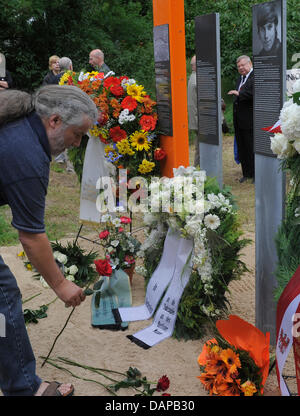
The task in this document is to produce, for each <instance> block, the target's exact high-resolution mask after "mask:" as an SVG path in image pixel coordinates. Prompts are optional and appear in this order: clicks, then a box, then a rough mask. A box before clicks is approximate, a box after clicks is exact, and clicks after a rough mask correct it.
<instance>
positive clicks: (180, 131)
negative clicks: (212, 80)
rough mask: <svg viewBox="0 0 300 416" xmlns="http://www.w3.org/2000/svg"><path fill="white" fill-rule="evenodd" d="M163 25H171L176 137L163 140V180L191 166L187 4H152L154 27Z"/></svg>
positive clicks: (170, 0) (158, 0)
mask: <svg viewBox="0 0 300 416" xmlns="http://www.w3.org/2000/svg"><path fill="white" fill-rule="evenodd" d="M175 3H176V5H175ZM164 24H168V25H169V46H170V72H171V95H172V118H173V136H164V135H162V136H161V141H160V142H161V147H162V148H163V149H164V150H165V151H166V152H167V158H166V159H165V160H164V161H163V162H162V165H161V167H162V175H163V176H167V177H172V176H173V168H178V167H179V166H181V165H183V166H185V167H187V166H189V138H188V113H187V87H186V57H185V28H184V0H176V1H175V0H153V25H154V26H159V25H164Z"/></svg>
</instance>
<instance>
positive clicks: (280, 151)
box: [271, 133, 295, 159]
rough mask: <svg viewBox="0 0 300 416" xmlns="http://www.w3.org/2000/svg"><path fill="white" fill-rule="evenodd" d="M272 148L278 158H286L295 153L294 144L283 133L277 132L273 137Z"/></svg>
mask: <svg viewBox="0 0 300 416" xmlns="http://www.w3.org/2000/svg"><path fill="white" fill-rule="evenodd" d="M271 150H272V152H273V153H275V154H276V155H277V158H278V159H286V158H288V157H290V156H292V155H293V154H294V153H295V149H294V148H293V146H292V144H291V143H290V142H289V141H288V139H287V138H286V136H285V135H284V134H282V133H276V134H274V137H271Z"/></svg>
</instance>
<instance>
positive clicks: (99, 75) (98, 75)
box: [94, 72, 104, 80]
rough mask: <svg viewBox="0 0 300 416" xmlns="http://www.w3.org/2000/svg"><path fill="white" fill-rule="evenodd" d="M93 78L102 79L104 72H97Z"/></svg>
mask: <svg viewBox="0 0 300 416" xmlns="http://www.w3.org/2000/svg"><path fill="white" fill-rule="evenodd" d="M94 78H95V79H100V80H101V79H103V78H104V72H99V73H98V74H97V75H94Z"/></svg>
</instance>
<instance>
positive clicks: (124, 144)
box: [117, 139, 135, 156]
mask: <svg viewBox="0 0 300 416" xmlns="http://www.w3.org/2000/svg"><path fill="white" fill-rule="evenodd" d="M117 148H118V151H119V153H120V154H121V155H129V156H133V155H134V153H135V152H134V150H133V149H132V148H131V147H130V143H129V141H128V140H127V139H123V140H120V141H119V142H118V143H117Z"/></svg>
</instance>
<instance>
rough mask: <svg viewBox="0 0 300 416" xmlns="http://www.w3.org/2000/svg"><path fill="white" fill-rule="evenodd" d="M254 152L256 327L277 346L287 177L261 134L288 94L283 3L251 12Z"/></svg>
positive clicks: (267, 138) (267, 135) (278, 0)
mask: <svg viewBox="0 0 300 416" xmlns="http://www.w3.org/2000/svg"><path fill="white" fill-rule="evenodd" d="M252 12H253V13H252V16H253V67H254V120H253V122H254V126H253V129H254V151H255V324H256V327H257V328H258V329H260V330H261V331H262V332H270V343H271V345H274V344H275V343H276V302H275V300H274V289H275V288H276V286H277V279H276V268H277V265H278V256H277V250H276V244H275V239H276V234H277V231H278V227H279V226H280V224H281V223H282V220H283V218H284V200H285V174H284V172H283V171H282V170H281V169H280V160H279V159H278V158H277V157H276V155H275V154H273V152H272V150H271V148H270V136H271V134H270V133H267V132H264V131H263V130H262V128H264V127H268V126H273V125H274V124H275V123H276V122H277V121H278V119H279V115H280V110H281V108H282V105H283V103H284V98H285V92H286V76H285V68H286V65H285V61H286V58H285V56H286V8H285V0H276V1H271V2H268V3H261V4H257V5H255V6H253V10H252Z"/></svg>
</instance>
